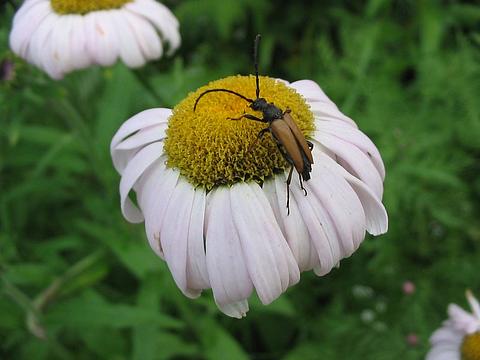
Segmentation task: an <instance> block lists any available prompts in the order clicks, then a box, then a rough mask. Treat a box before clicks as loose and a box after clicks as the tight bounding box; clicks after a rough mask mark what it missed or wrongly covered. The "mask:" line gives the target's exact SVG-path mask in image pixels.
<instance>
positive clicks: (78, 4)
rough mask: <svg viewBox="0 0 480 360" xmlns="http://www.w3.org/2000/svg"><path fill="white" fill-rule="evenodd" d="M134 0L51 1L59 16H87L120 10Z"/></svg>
mask: <svg viewBox="0 0 480 360" xmlns="http://www.w3.org/2000/svg"><path fill="white" fill-rule="evenodd" d="M131 1H132V0H51V1H50V3H51V5H52V8H53V10H54V11H55V12H56V13H58V14H86V13H89V12H91V11H97V10H109V9H118V8H120V7H122V6H123V5H125V4H126V3H128V2H131Z"/></svg>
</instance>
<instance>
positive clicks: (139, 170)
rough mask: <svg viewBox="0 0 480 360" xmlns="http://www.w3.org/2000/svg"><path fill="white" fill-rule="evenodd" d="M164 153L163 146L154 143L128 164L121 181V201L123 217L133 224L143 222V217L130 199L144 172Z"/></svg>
mask: <svg viewBox="0 0 480 360" xmlns="http://www.w3.org/2000/svg"><path fill="white" fill-rule="evenodd" d="M162 153H163V144H162V143H154V144H150V145H148V146H146V147H144V148H143V149H142V150H140V151H139V152H138V153H137V154H136V155H135V156H134V157H133V158H132V159H131V160H130V162H129V163H128V165H127V167H126V168H125V171H124V172H123V174H122V179H121V180H120V201H121V208H122V214H123V216H124V217H125V218H126V219H127V220H128V221H130V222H132V223H138V222H142V221H143V215H142V213H141V212H140V210H139V209H138V208H137V207H136V206H135V205H134V204H133V202H132V201H131V200H130V198H129V197H128V193H129V192H130V190H131V189H132V188H133V186H134V185H135V183H136V182H137V180H138V179H139V177H140V176H141V175H142V174H143V173H144V171H145V170H146V169H147V168H148V167H149V166H150V165H151V164H152V163H153V162H154V161H155V160H157V159H158V158H159V157H160V156H161V155H162Z"/></svg>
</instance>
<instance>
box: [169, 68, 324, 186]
mask: <svg viewBox="0 0 480 360" xmlns="http://www.w3.org/2000/svg"><path fill="white" fill-rule="evenodd" d="M219 88H221V89H228V90H233V91H235V92H237V93H239V94H242V95H243V96H245V97H247V98H250V99H255V77H254V76H252V75H250V76H240V75H237V76H230V77H227V78H225V79H221V80H217V81H213V82H211V83H209V84H208V85H206V86H203V87H201V88H199V89H198V90H197V91H195V92H193V93H190V94H189V95H188V97H187V98H185V99H184V100H183V101H182V102H180V103H179V104H178V105H177V106H175V108H174V109H173V114H172V116H171V117H170V119H169V123H168V129H167V138H166V140H165V147H164V149H165V152H166V153H167V155H168V161H167V165H168V166H169V167H171V168H177V169H179V170H180V173H181V174H182V175H183V176H185V177H186V178H187V179H188V180H189V181H190V183H192V184H193V185H194V186H204V187H205V188H207V189H211V188H212V187H214V186H217V185H222V184H233V183H235V182H239V181H251V180H253V181H256V182H258V183H262V182H263V181H264V179H265V178H266V177H268V176H272V175H273V174H274V173H275V172H278V171H282V170H284V169H286V168H287V167H288V164H287V162H286V161H285V159H284V158H283V157H282V154H281V153H280V151H279V150H278V148H277V145H276V143H275V141H274V140H273V139H272V136H271V135H270V134H269V133H266V134H265V136H263V138H262V139H258V137H257V135H258V133H259V131H260V130H262V129H264V128H266V127H268V123H261V122H258V121H253V120H249V119H245V118H244V119H241V120H229V119H228V118H236V117H239V116H241V115H242V114H243V113H244V112H245V113H249V114H252V115H254V116H257V117H260V118H262V117H263V115H262V113H261V112H255V111H253V110H252V109H251V108H249V105H250V104H249V103H248V102H247V101H246V100H244V99H242V98H240V97H238V96H236V95H233V94H230V93H226V92H213V93H208V94H206V95H205V96H203V97H202V99H201V100H200V101H199V103H198V105H197V108H196V111H193V107H194V104H195V101H196V100H197V98H198V97H199V95H200V94H201V93H202V92H204V91H205V90H209V89H219ZM260 97H263V98H265V99H266V100H267V101H268V102H273V103H274V104H275V106H277V107H278V108H280V109H281V110H285V109H287V108H288V109H290V110H291V113H290V115H291V116H292V117H293V119H294V120H295V122H296V123H297V125H298V127H299V128H300V130H301V131H302V132H303V134H304V135H306V136H307V135H309V134H310V133H311V132H312V131H313V130H314V124H313V114H312V112H311V111H310V108H309V106H308V105H307V104H306V102H305V100H304V98H303V97H302V96H301V95H299V94H298V93H297V92H296V91H295V90H293V89H291V88H289V87H287V86H286V85H285V84H284V83H283V82H281V81H277V80H275V79H272V78H268V77H260Z"/></svg>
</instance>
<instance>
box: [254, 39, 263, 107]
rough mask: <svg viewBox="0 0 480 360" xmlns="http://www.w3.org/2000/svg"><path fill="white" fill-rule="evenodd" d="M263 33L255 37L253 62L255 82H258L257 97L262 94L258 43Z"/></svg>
mask: <svg viewBox="0 0 480 360" xmlns="http://www.w3.org/2000/svg"><path fill="white" fill-rule="evenodd" d="M261 37H262V36H261V35H260V34H257V36H256V37H255V46H254V48H253V62H254V64H255V82H256V84H257V99H258V98H259V96H260V81H259V80H258V45H259V44H260V39H261Z"/></svg>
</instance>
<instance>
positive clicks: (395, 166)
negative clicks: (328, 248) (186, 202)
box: [0, 0, 480, 360]
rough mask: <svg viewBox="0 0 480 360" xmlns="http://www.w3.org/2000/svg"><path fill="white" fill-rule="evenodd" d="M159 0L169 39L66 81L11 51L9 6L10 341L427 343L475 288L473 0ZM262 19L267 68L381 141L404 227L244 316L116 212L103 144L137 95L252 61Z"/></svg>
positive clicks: (0, 322)
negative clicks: (182, 277) (171, 265)
mask: <svg viewBox="0 0 480 360" xmlns="http://www.w3.org/2000/svg"><path fill="white" fill-rule="evenodd" d="M3 3H4V2H2V4H3ZM13 3H16V4H17V5H19V4H20V1H13ZM164 3H165V4H166V5H167V6H169V7H170V8H171V9H172V11H173V12H174V13H175V15H176V16H177V17H178V18H179V20H180V23H181V33H182V39H183V44H182V47H181V49H180V50H179V51H178V52H177V53H176V54H175V55H174V56H173V57H171V58H164V59H161V60H160V61H158V62H153V63H150V64H149V65H148V66H146V67H145V68H142V69H139V70H135V71H132V70H130V69H127V68H126V67H125V66H123V65H122V64H118V65H116V66H115V67H113V68H108V69H100V68H91V69H88V70H85V71H80V72H76V73H73V74H71V75H68V76H67V77H66V78H65V79H64V80H62V81H59V82H54V81H52V80H50V79H49V78H48V77H47V76H46V75H44V74H43V73H41V72H40V71H39V70H37V69H35V68H33V67H32V66H30V65H28V64H26V63H25V62H23V61H21V60H20V59H18V58H16V57H14V56H13V54H12V53H11V52H10V51H9V50H8V34H9V31H10V26H11V21H12V17H13V8H12V7H11V6H10V5H8V4H4V5H5V6H3V7H1V11H2V13H1V15H0V62H2V67H1V69H2V70H1V71H0V78H1V80H0V129H1V130H0V277H1V282H0V358H5V359H94V358H99V359H139V360H140V359H141V360H150V359H258V360H267V359H285V360H295V359H302V360H303V359H342V360H343V359H374V360H377V359H379V360H381V359H385V360H390V359H400V358H402V359H422V358H423V357H424V355H425V353H426V352H427V350H428V347H429V345H428V338H429V336H430V334H431V333H432V332H433V331H434V330H435V329H436V328H437V327H439V326H440V324H441V322H442V321H443V319H444V318H445V317H446V313H445V311H446V307H447V304H448V303H449V302H457V303H459V304H460V305H461V306H466V301H465V299H464V291H465V289H466V288H471V289H472V290H473V291H474V292H475V293H476V294H477V296H479V295H480V271H479V263H480V261H479V260H480V221H479V218H480V176H479V175H480V62H479V60H480V4H479V2H478V1H453V0H451V1H433V0H431V1H429V0H419V1H413V0H403V1H390V0H370V1H353V0H351V1H346V0H345V1H334V0H330V1H313V0H312V1H266V0H222V1H217V0H202V1H199V0H198V1H197V0H185V1H165V2H164ZM256 33H262V35H263V40H262V46H261V52H260V60H261V64H260V71H261V73H262V74H265V75H270V76H272V77H281V78H285V79H287V80H290V81H294V80H299V79H304V78H306V79H312V80H315V81H316V82H318V83H319V84H320V85H321V86H322V88H323V89H324V90H325V92H326V93H327V94H328V95H329V96H330V97H331V99H332V100H333V101H334V102H335V103H336V104H337V105H338V106H339V107H340V109H341V110H342V111H343V112H344V113H346V114H347V115H349V116H351V117H352V118H353V119H355V120H356V121H357V123H358V125H359V127H360V128H361V129H362V130H363V131H364V132H365V133H366V134H367V135H368V136H369V137H371V138H372V139H373V141H374V142H375V143H376V144H377V146H378V147H379V149H380V152H381V153H382V155H383V158H384V161H385V163H386V168H387V178H386V182H385V196H384V201H385V204H386V207H387V210H388V212H389V217H390V230H389V232H388V233H387V234H386V235H384V236H381V237H378V238H367V239H366V240H365V242H364V243H363V245H362V246H361V248H360V249H359V251H358V252H357V253H356V254H354V255H353V256H352V257H351V258H350V259H346V260H344V261H342V263H341V267H340V268H339V269H336V270H334V271H333V272H332V273H331V274H329V275H327V276H325V277H323V278H318V277H316V276H314V275H313V274H312V273H304V274H303V275H302V280H301V282H300V284H298V285H297V286H295V287H293V288H291V289H289V290H288V292H287V293H286V294H284V295H283V296H282V297H281V298H279V299H278V300H277V301H275V302H274V303H273V304H272V305H270V306H266V307H265V306H262V305H261V304H260V303H259V301H258V300H257V299H255V298H254V299H252V301H251V310H250V312H249V313H248V316H247V318H246V319H244V320H240V321H239V320H235V319H230V318H228V317H226V316H224V315H222V314H221V313H219V311H218V310H217V309H216V306H215V304H214V302H213V299H212V296H211V292H206V293H205V294H203V295H202V297H201V298H200V299H198V300H189V299H187V298H185V297H183V295H181V293H180V291H179V290H178V289H177V288H176V286H175V284H174V282H173V280H172V278H171V275H170V273H169V272H168V270H167V267H166V264H165V263H164V262H162V261H161V260H160V259H158V258H156V257H155V255H154V254H153V252H151V250H150V249H149V246H148V243H147V241H146V239H145V235H144V230H143V226H142V225H131V224H128V223H127V222H126V221H125V220H124V219H123V218H122V216H121V214H120V206H119V195H118V190H117V189H118V184H119V176H118V175H117V174H116V173H115V171H114V169H113V167H112V164H111V160H110V155H109V142H110V140H111V137H112V135H113V134H114V132H115V131H116V129H117V128H118V127H119V126H120V124H121V123H122V122H123V121H125V120H126V119H127V118H128V117H130V116H132V115H133V114H135V113H137V112H139V111H141V110H144V109H146V108H150V107H172V106H174V105H175V103H177V102H178V101H179V100H181V99H182V98H184V97H185V96H186V95H187V94H188V93H189V92H190V91H193V90H195V89H196V88H197V87H199V86H201V85H203V84H205V83H207V82H208V81H210V80H214V79H217V78H220V77H223V76H227V75H231V74H236V73H241V74H248V73H251V72H252V71H253V69H252V68H253V64H252V40H253V38H254V36H255V34H256ZM152 90H153V92H152Z"/></svg>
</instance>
